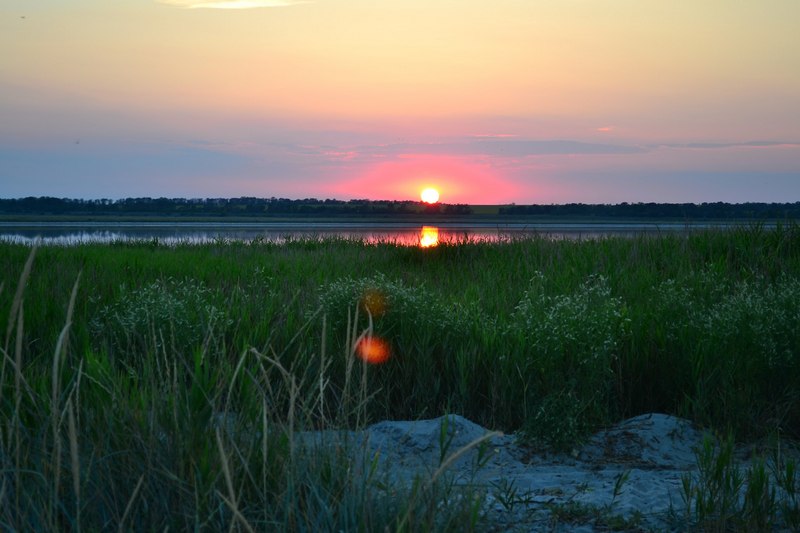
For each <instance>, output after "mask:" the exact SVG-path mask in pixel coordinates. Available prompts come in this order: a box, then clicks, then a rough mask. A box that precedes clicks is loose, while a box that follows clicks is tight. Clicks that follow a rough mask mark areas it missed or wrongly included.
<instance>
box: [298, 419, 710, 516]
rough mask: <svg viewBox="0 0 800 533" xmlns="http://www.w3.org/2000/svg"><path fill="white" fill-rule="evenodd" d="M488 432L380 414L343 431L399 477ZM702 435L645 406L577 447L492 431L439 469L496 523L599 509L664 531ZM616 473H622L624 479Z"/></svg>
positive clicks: (321, 436)
mask: <svg viewBox="0 0 800 533" xmlns="http://www.w3.org/2000/svg"><path fill="white" fill-rule="evenodd" d="M443 423H446V433H445V436H444V437H443V436H442V424H443ZM487 432H488V430H487V429H486V428H483V427H481V426H479V425H477V424H474V423H472V422H470V421H469V420H467V419H465V418H463V417H460V416H455V415H450V416H448V417H447V419H446V420H445V418H444V417H441V418H437V419H432V420H419V421H414V422H405V421H392V422H379V423H377V424H374V425H372V426H369V427H368V428H367V429H366V430H364V431H362V432H346V435H347V437H348V439H352V440H350V442H359V443H360V445H359V447H363V448H361V449H363V450H366V451H367V453H368V454H369V456H370V457H374V456H375V454H377V455H378V457H379V461H380V463H381V465H382V466H383V467H384V468H386V471H387V472H388V475H389V476H390V477H392V478H393V479H394V480H395V481H397V482H403V480H410V479H413V478H414V476H416V475H422V476H423V477H424V476H428V477H429V476H430V475H432V474H433V473H434V472H435V471H436V470H437V469H438V468H439V466H440V465H441V462H442V461H443V460H446V459H447V457H449V456H450V455H451V454H453V453H454V452H456V451H457V450H459V449H460V448H462V447H464V446H467V445H468V444H469V443H471V442H472V441H474V440H475V439H479V438H481V437H482V436H484V435H486V434H487ZM333 435H338V437H342V436H343V435H344V434H343V433H339V434H334V433H327V432H326V433H305V434H302V435H301V440H303V441H305V442H306V443H307V444H309V443H312V442H316V443H321V442H325V443H327V444H330V443H331V442H332V440H331V437H332V436H333ZM334 440H338V438H335V439H334ZM702 442H703V433H702V432H701V431H700V430H699V429H697V428H696V427H694V426H693V425H692V424H691V423H690V422H689V421H687V420H684V419H681V418H676V417H674V416H668V415H663V414H648V415H641V416H637V417H635V418H631V419H629V420H625V421H624V422H621V423H619V424H617V425H615V426H613V427H611V428H609V429H607V430H605V431H601V432H599V433H597V434H595V435H594V436H592V437H591V439H589V441H588V442H587V444H586V445H585V446H583V447H582V448H580V449H579V450H576V451H575V453H573V454H565V455H553V454H536V453H531V452H530V451H529V450H527V449H525V448H523V447H521V446H519V445H518V444H517V443H516V439H515V438H514V436H513V435H499V436H495V437H493V438H491V439H490V440H488V441H487V443H488V446H486V447H485V448H484V449H483V450H482V452H481V451H479V450H478V449H477V448H475V449H471V450H470V451H469V452H467V453H464V454H463V455H462V456H460V457H459V458H458V460H456V461H454V462H453V463H452V464H451V465H449V466H448V468H447V471H446V474H445V475H446V476H449V479H451V480H452V481H454V482H455V483H462V484H475V485H478V486H482V487H485V488H486V503H485V507H484V511H485V513H486V514H487V518H488V519H489V523H491V524H494V525H496V527H494V528H493V529H496V530H497V531H505V530H520V531H541V530H547V531H550V530H553V529H555V530H563V531H567V530H569V531H600V530H608V522H607V521H606V520H605V519H604V520H601V521H598V520H597V511H598V510H603V509H605V510H606V511H608V512H607V513H606V514H605V515H604V516H606V517H608V516H618V517H623V518H627V519H631V518H635V517H638V519H637V520H636V522H634V523H636V524H637V525H638V527H640V528H643V529H652V530H658V531H663V530H665V529H669V526H668V524H669V521H668V513H669V511H670V509H671V507H672V509H673V510H674V511H675V512H677V513H679V514H680V513H683V510H684V506H683V502H682V499H681V493H680V492H681V476H682V475H684V474H685V473H687V472H693V471H695V469H696V456H695V450H696V449H697V448H698V447H699V446H700V445H701V444H702ZM442 443H446V444H445V446H444V449H443V448H442ZM481 453H483V455H481ZM481 458H483V459H484V460H483V461H481ZM479 462H480V464H479ZM621 476H624V478H622V479H625V481H624V483H622V484H621V485H620V484H619V483H618V481H620V480H621ZM615 488H616V490H617V494H616V495H615ZM554 509H555V510H556V511H555V512H556V514H555V515H554V514H553V512H554V511H553V510H554ZM559 510H561V511H559ZM559 512H564V513H565V514H563V515H558V513H559ZM555 523H559V524H561V525H555V526H554V524H555Z"/></svg>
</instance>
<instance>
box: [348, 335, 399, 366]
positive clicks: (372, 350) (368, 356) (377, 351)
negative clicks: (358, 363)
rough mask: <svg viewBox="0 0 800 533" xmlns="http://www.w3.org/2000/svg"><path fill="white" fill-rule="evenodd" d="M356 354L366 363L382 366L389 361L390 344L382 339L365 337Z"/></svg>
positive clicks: (359, 343) (358, 345) (360, 342)
mask: <svg viewBox="0 0 800 533" xmlns="http://www.w3.org/2000/svg"><path fill="white" fill-rule="evenodd" d="M356 354H357V355H358V356H359V357H360V358H361V359H362V360H363V361H364V362H366V363H369V364H371V365H380V364H383V363H385V362H386V361H388V360H389V356H390V355H391V350H390V349H389V343H388V342H386V341H385V340H383V339H381V338H380V337H364V338H363V339H361V340H360V341H359V342H358V344H357V345H356Z"/></svg>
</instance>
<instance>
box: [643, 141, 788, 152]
mask: <svg viewBox="0 0 800 533" xmlns="http://www.w3.org/2000/svg"><path fill="white" fill-rule="evenodd" d="M651 146H652V147H653V148H688V149H693V150H716V149H726V148H780V147H783V148H797V147H798V146H800V143H798V142H796V141H748V142H731V143H714V142H705V143H702V142H695V143H683V144H681V143H666V144H655V145H651Z"/></svg>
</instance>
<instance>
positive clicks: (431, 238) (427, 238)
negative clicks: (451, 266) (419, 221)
mask: <svg viewBox="0 0 800 533" xmlns="http://www.w3.org/2000/svg"><path fill="white" fill-rule="evenodd" d="M438 245H439V228H437V227H436V226H422V230H420V232H419V247H420V248H430V247H431V246H438Z"/></svg>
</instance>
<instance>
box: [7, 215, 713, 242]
mask: <svg viewBox="0 0 800 533" xmlns="http://www.w3.org/2000/svg"><path fill="white" fill-rule="evenodd" d="M711 227H714V228H720V227H728V226H727V225H724V224H723V225H720V224H691V225H690V224H686V223H675V222H666V223H641V222H639V223H586V222H563V223H562V222H552V223H488V222H487V223H475V222H467V223H458V222H432V223H429V224H419V223H417V224H410V223H375V222H302V221H301V222H263V223H262V222H223V223H220V222H26V223H21V222H0V241H6V242H9V241H10V242H18V243H24V244H33V243H35V242H37V243H39V244H43V245H65V246H69V245H75V244H82V243H106V244H110V243H115V242H124V241H149V242H155V241H157V242H158V243H161V244H203V243H209V242H217V241H243V242H251V241H268V242H276V243H283V242H287V241H290V240H298V239H304V238H331V237H332V238H345V239H360V240H364V241H366V242H371V243H374V242H382V241H388V242H394V243H397V244H401V245H406V246H423V247H424V246H435V245H436V244H439V243H441V242H451V241H468V242H473V241H501V240H507V239H513V238H524V237H530V236H535V235H540V236H545V237H548V238H553V239H588V238H601V237H605V236H612V235H622V236H634V235H638V234H642V233H661V232H686V231H692V230H696V229H707V228H711Z"/></svg>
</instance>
